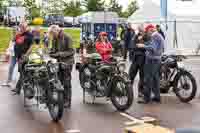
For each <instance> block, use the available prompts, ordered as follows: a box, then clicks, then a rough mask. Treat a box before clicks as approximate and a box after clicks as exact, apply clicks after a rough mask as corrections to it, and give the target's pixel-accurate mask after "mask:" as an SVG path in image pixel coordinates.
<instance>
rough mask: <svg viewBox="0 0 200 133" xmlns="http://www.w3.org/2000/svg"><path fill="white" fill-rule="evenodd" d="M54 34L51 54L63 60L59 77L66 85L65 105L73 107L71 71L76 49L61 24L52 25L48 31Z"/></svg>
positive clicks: (59, 60) (60, 60)
mask: <svg viewBox="0 0 200 133" xmlns="http://www.w3.org/2000/svg"><path fill="white" fill-rule="evenodd" d="M48 34H49V36H50V35H52V36H53V40H52V49H51V52H50V56H51V57H53V58H55V59H57V61H58V62H62V63H63V64H61V65H60V70H59V74H58V75H59V79H60V80H61V83H62V84H63V86H64V94H65V100H66V102H65V107H67V108H70V107H71V97H72V85H71V72H72V68H73V64H74V54H75V52H74V50H73V47H72V40H71V38H70V37H69V36H68V35H66V34H65V33H64V31H63V29H61V28H60V27H59V26H57V25H52V26H51V27H50V28H49V31H48Z"/></svg>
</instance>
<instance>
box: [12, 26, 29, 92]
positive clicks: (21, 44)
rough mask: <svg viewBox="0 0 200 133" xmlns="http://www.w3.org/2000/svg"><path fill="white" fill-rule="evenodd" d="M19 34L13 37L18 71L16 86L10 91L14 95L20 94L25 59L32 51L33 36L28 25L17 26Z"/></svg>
mask: <svg viewBox="0 0 200 133" xmlns="http://www.w3.org/2000/svg"><path fill="white" fill-rule="evenodd" d="M19 30H20V33H19V34H18V35H16V37H15V44H16V45H15V47H14V52H15V56H16V58H17V60H18V71H19V73H20V77H19V80H18V82H17V84H16V89H14V90H12V91H13V92H15V94H14V95H16V94H18V95H19V94H20V91H21V87H22V86H21V84H22V79H23V77H24V65H25V64H26V58H27V56H28V55H29V54H30V53H31V51H32V44H33V35H32V33H31V32H30V31H29V30H28V25H27V23H26V22H23V23H21V24H20V25H19Z"/></svg>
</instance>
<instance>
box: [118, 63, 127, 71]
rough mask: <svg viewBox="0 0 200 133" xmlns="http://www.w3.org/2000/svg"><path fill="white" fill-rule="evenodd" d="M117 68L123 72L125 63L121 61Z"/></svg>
mask: <svg viewBox="0 0 200 133" xmlns="http://www.w3.org/2000/svg"><path fill="white" fill-rule="evenodd" d="M118 69H119V71H120V72H125V70H126V65H125V64H123V63H121V64H119V65H118Z"/></svg>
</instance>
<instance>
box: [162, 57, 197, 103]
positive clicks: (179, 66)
mask: <svg viewBox="0 0 200 133" xmlns="http://www.w3.org/2000/svg"><path fill="white" fill-rule="evenodd" d="M184 59H186V56H183V55H168V56H167V55H164V56H162V65H161V69H160V89H161V93H168V92H169V90H170V89H171V88H172V89H173V91H174V93H175V94H176V96H177V97H178V98H179V99H180V101H182V102H186V103H187V102H190V101H191V100H192V99H193V98H194V97H195V95H196V92H197V84H196V80H195V78H194V77H193V75H192V74H191V73H190V72H189V71H187V70H186V69H185V68H184V64H183V62H182V61H183V60H184Z"/></svg>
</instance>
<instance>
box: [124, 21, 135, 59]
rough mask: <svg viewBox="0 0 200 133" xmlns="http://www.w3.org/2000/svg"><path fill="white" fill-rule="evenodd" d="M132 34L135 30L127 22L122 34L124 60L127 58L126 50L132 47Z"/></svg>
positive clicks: (133, 34)
mask: <svg viewBox="0 0 200 133" xmlns="http://www.w3.org/2000/svg"><path fill="white" fill-rule="evenodd" d="M134 36H135V31H134V30H133V29H132V27H131V24H128V25H127V28H126V31H125V36H124V60H126V59H127V53H128V50H130V49H131V47H132V39H133V38H134Z"/></svg>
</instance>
